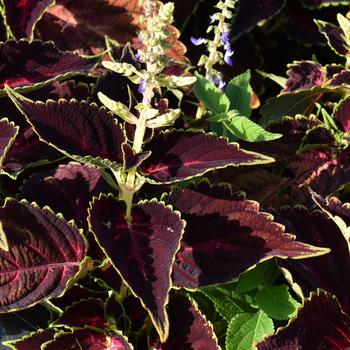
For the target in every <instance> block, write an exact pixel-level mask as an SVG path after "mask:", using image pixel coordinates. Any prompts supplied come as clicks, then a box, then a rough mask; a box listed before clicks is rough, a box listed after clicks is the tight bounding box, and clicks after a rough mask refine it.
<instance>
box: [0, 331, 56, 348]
mask: <svg viewBox="0 0 350 350" xmlns="http://www.w3.org/2000/svg"><path fill="white" fill-rule="evenodd" d="M54 335H55V332H54V331H53V330H46V331H44V330H39V331H37V332H35V333H32V334H30V335H27V336H25V337H23V338H22V339H20V340H16V341H10V342H6V343H4V344H6V345H9V346H11V348H13V349H16V350H34V349H41V345H43V344H44V343H46V342H48V341H49V340H52V339H53V338H54Z"/></svg>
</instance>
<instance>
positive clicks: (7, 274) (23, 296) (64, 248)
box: [0, 200, 87, 312]
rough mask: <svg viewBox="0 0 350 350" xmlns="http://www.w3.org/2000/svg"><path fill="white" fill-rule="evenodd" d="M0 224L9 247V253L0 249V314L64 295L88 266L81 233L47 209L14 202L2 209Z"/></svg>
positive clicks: (11, 201) (8, 203)
mask: <svg viewBox="0 0 350 350" xmlns="http://www.w3.org/2000/svg"><path fill="white" fill-rule="evenodd" d="M0 220H1V223H2V227H3V230H4V232H5V233H6V235H7V239H8V243H9V252H5V251H3V250H0V266H1V277H2V278H1V285H0V311H1V312H7V311H11V310H16V309H22V308H26V307H28V306H31V305H33V304H35V303H37V302H39V301H41V300H43V299H47V298H54V297H57V296H59V295H62V294H63V293H64V291H65V289H66V287H67V284H68V283H69V282H70V281H71V280H72V278H73V277H74V276H75V275H76V274H77V273H78V272H79V270H80V269H81V268H84V266H85V265H86V263H83V265H82V262H83V259H84V257H85V255H86V250H87V246H86V242H85V239H84V238H83V237H82V235H81V232H79V230H78V229H76V228H75V227H73V226H72V225H70V224H68V223H67V222H66V221H65V220H63V219H60V218H59V217H57V216H56V215H55V214H53V213H52V212H50V211H48V210H46V209H40V208H38V207H36V206H32V205H30V204H28V203H26V202H16V201H13V200H10V201H7V202H6V204H5V206H4V207H2V208H0ZM84 261H86V260H84Z"/></svg>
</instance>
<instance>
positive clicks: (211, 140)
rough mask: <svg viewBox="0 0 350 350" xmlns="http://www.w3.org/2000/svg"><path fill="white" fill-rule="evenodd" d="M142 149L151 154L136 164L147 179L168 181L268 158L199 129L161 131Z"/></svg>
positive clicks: (254, 162) (161, 181)
mask: <svg viewBox="0 0 350 350" xmlns="http://www.w3.org/2000/svg"><path fill="white" fill-rule="evenodd" d="M144 150H145V151H151V152H152V154H151V155H150V157H148V158H147V159H146V160H145V161H144V162H143V163H142V164H141V166H140V170H141V174H142V175H144V176H145V177H146V179H147V180H148V181H150V182H154V183H171V182H175V181H181V180H185V179H190V178H193V177H195V176H197V175H202V174H204V173H206V172H208V171H211V170H214V169H218V168H225V167H227V166H230V165H231V166H239V165H254V164H265V163H271V162H272V161H273V159H272V158H269V157H266V156H264V155H262V154H258V153H254V152H248V151H245V150H243V149H240V148H239V145H238V144H236V143H231V144H229V143H227V141H226V140H225V139H222V138H217V137H216V136H214V135H212V134H205V133H202V132H194V131H183V130H172V131H169V132H161V133H159V134H158V135H156V136H155V137H154V138H153V139H152V141H151V142H149V143H148V144H147V145H146V147H145V149H144Z"/></svg>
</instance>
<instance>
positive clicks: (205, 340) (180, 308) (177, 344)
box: [157, 295, 220, 350]
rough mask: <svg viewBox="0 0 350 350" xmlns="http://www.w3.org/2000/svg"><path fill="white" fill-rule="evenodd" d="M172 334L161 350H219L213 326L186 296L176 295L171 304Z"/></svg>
mask: <svg viewBox="0 0 350 350" xmlns="http://www.w3.org/2000/svg"><path fill="white" fill-rule="evenodd" d="M169 319H170V333H169V338H168V340H167V341H166V342H165V343H164V344H161V345H159V348H158V347H157V349H159V350H173V349H184V346H185V344H186V348H188V349H205V350H219V349H220V347H219V345H218V342H217V339H216V336H215V333H214V330H213V326H212V325H211V323H210V322H208V321H207V320H206V319H205V317H204V315H202V314H201V313H200V311H199V310H198V309H197V308H196V307H195V305H193V304H192V303H191V301H190V300H189V299H188V298H186V297H185V296H181V295H176V296H173V298H171V301H170V304H169Z"/></svg>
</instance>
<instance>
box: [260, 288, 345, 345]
mask: <svg viewBox="0 0 350 350" xmlns="http://www.w3.org/2000/svg"><path fill="white" fill-rule="evenodd" d="M349 347H350V319H349V317H348V315H346V314H345V313H344V312H343V311H342V309H341V307H340V306H339V304H338V301H337V299H336V298H335V297H333V296H332V295H330V294H328V293H326V292H323V291H321V290H319V291H318V292H317V293H315V292H313V293H311V296H310V298H309V299H306V300H305V301H304V303H303V306H302V308H301V309H299V311H298V314H297V316H296V317H295V318H294V319H292V320H291V321H290V322H289V324H288V326H287V327H285V328H279V329H278V330H277V334H276V335H272V336H270V337H269V338H267V339H265V340H264V341H263V342H261V343H259V344H258V345H257V348H258V349H259V350H288V349H290V350H298V349H310V350H311V349H315V350H316V349H327V350H340V349H344V350H345V349H348V348H349Z"/></svg>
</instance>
